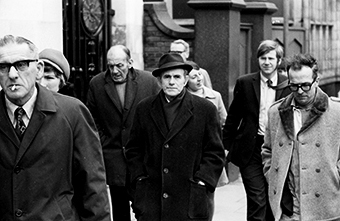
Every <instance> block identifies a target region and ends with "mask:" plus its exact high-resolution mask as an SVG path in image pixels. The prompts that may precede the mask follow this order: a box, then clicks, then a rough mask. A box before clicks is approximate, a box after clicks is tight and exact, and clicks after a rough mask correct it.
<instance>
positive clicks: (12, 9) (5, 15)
mask: <svg viewBox="0 0 340 221" xmlns="http://www.w3.org/2000/svg"><path fill="white" fill-rule="evenodd" d="M0 27H1V28H0V37H3V36H4V35H8V34H11V35H18V36H22V37H26V38H27V39H29V40H31V41H32V42H33V43H35V45H37V47H38V49H39V50H43V49H44V48H47V47H49V48H55V49H57V50H60V51H62V50H63V39H62V37H63V34H62V1H61V0H48V1H46V0H29V1H27V0H0Z"/></svg>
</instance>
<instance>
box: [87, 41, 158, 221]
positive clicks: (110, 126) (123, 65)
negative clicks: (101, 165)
mask: <svg viewBox="0 0 340 221" xmlns="http://www.w3.org/2000/svg"><path fill="white" fill-rule="evenodd" d="M159 90H160V87H159V85H158V83H157V81H156V79H155V78H154V77H153V76H152V75H151V73H150V72H146V71H142V70H138V69H135V68H133V60H132V58H131V55H130V50H129V49H128V48H127V47H126V46H124V45H115V46H112V47H111V48H110V49H109V50H108V52H107V70H106V71H104V72H102V73H100V74H98V75H96V76H95V77H93V78H92V80H91V82H90V86H89V91H88V99H87V106H88V107H89V109H90V111H91V113H92V115H93V117H94V120H95V122H96V125H97V128H98V131H99V135H100V140H101V143H102V148H103V154H104V161H105V167H106V178H107V184H108V185H109V188H110V193H111V202H112V214H113V219H114V220H119V221H130V220H131V217H130V200H131V196H130V194H129V179H128V178H129V176H128V171H127V164H126V159H125V157H124V151H125V147H126V143H127V140H128V138H129V136H130V130H131V126H132V121H133V116H134V114H135V110H136V106H137V104H138V103H139V102H140V101H141V100H142V99H143V98H146V97H148V96H150V95H154V94H156V93H158V92H159Z"/></svg>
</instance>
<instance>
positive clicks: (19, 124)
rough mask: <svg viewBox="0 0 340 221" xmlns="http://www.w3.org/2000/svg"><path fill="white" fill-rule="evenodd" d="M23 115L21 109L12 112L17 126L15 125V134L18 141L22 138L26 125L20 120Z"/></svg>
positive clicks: (23, 111) (23, 112)
mask: <svg viewBox="0 0 340 221" xmlns="http://www.w3.org/2000/svg"><path fill="white" fill-rule="evenodd" d="M24 115H25V110H24V109H23V108H22V107H18V108H17V109H16V110H15V112H14V117H15V119H16V121H17V124H16V125H15V132H16V133H17V135H18V137H19V139H20V141H21V140H22V137H23V136H24V133H25V130H26V125H25V123H24V121H23V119H22V117H23V116H24Z"/></svg>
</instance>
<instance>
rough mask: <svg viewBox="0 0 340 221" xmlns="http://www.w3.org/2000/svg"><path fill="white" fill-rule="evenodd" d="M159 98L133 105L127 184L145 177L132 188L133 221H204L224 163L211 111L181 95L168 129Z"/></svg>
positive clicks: (200, 101)
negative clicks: (129, 174)
mask: <svg viewBox="0 0 340 221" xmlns="http://www.w3.org/2000/svg"><path fill="white" fill-rule="evenodd" d="M161 96H164V93H163V91H161V92H160V93H159V94H158V95H156V96H152V97H149V98H147V99H145V100H143V101H142V102H141V103H140V104H139V105H138V106H137V110H136V114H135V118H134V126H133V128H132V132H131V139H130V141H129V142H128V145H127V148H126V157H127V160H128V166H129V170H130V172H131V180H132V181H133V182H135V180H136V178H138V177H140V176H146V177H147V178H146V179H144V180H142V181H138V182H137V184H136V192H135V200H134V202H133V203H134V208H135V210H136V212H137V215H140V217H139V220H147V221H159V220H162V221H178V220H181V221H185V220H210V219H211V216H212V213H213V209H212V201H213V192H214V190H215V187H216V184H217V181H218V179H219V176H220V174H221V172H222V168H223V166H224V162H225V154H224V150H223V145H222V141H221V131H220V130H221V129H220V126H219V125H220V124H219V120H218V114H217V110H216V107H215V106H214V104H212V103H211V102H210V101H207V100H205V99H203V98H200V97H198V96H195V95H191V94H190V93H188V92H186V93H185V95H184V98H183V100H182V103H181V106H180V110H179V112H178V115H177V117H176V119H175V120H174V122H173V124H172V127H171V129H170V130H168V129H167V126H166V119H165V116H164V113H163V107H162V101H161ZM197 180H201V181H203V182H204V183H206V186H200V185H198V184H197ZM135 183H136V182H135Z"/></svg>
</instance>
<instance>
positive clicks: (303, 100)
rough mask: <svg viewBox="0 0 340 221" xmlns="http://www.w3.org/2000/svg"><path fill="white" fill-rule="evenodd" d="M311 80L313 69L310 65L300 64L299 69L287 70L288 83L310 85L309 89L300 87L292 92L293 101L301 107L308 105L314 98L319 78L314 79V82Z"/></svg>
mask: <svg viewBox="0 0 340 221" xmlns="http://www.w3.org/2000/svg"><path fill="white" fill-rule="evenodd" d="M313 80H314V79H313V71H312V69H311V68H310V67H307V66H302V68H301V70H292V69H290V70H289V84H290V85H311V86H310V90H309V91H303V90H302V88H301V87H300V88H298V90H297V91H296V92H292V93H293V96H294V99H295V102H296V103H297V104H298V105H299V106H301V107H306V106H308V105H309V104H311V103H312V102H313V100H314V97H315V94H316V87H317V86H318V84H319V79H316V80H315V82H314V83H313ZM312 83H313V84H312Z"/></svg>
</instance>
